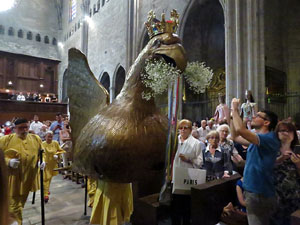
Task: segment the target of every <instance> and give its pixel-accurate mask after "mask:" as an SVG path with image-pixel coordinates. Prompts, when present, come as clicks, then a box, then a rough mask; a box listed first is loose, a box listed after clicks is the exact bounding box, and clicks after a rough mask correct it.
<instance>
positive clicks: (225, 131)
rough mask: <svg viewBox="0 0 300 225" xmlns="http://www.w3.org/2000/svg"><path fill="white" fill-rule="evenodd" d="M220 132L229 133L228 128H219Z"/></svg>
mask: <svg viewBox="0 0 300 225" xmlns="http://www.w3.org/2000/svg"><path fill="white" fill-rule="evenodd" d="M220 132H223V133H229V131H228V130H220Z"/></svg>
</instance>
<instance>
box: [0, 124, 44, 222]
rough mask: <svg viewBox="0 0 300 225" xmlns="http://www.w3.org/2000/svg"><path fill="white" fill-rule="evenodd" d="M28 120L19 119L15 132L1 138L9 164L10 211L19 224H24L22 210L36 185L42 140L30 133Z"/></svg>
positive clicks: (6, 160) (0, 146) (0, 144)
mask: <svg viewBox="0 0 300 225" xmlns="http://www.w3.org/2000/svg"><path fill="white" fill-rule="evenodd" d="M28 128H29V126H28V121H27V120H26V119H17V120H16V121H15V133H14V134H10V135H6V136H3V137H1V138H0V149H2V150H3V151H4V156H5V163H6V165H7V166H8V190H9V193H8V198H9V211H10V212H11V213H12V214H13V216H14V217H15V219H16V220H17V221H18V224H19V225H21V224H22V211H23V208H24V205H25V202H26V200H27V197H28V194H29V192H30V191H31V190H32V188H33V186H34V181H35V180H36V176H37V172H38V168H37V163H38V153H39V149H41V145H42V141H41V139H40V138H39V136H37V135H35V134H29V133H28Z"/></svg>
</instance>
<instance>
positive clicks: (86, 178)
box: [83, 176, 88, 216]
mask: <svg viewBox="0 0 300 225" xmlns="http://www.w3.org/2000/svg"><path fill="white" fill-rule="evenodd" d="M83 181H85V185H84V213H83V215H85V216H86V211H87V210H86V208H87V192H88V191H87V182H88V177H87V176H84V179H83Z"/></svg>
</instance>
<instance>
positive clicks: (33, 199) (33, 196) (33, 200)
mask: <svg viewBox="0 0 300 225" xmlns="http://www.w3.org/2000/svg"><path fill="white" fill-rule="evenodd" d="M31 203H32V205H34V203H35V192H33V195H32V202H31Z"/></svg>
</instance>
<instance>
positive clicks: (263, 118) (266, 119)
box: [256, 114, 268, 120]
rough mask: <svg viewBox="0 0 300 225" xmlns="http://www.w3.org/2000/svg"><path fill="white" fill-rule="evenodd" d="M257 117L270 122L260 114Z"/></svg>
mask: <svg viewBox="0 0 300 225" xmlns="http://www.w3.org/2000/svg"><path fill="white" fill-rule="evenodd" d="M256 117H259V118H261V119H263V120H268V119H267V118H265V117H263V116H261V115H260V114H256Z"/></svg>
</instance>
